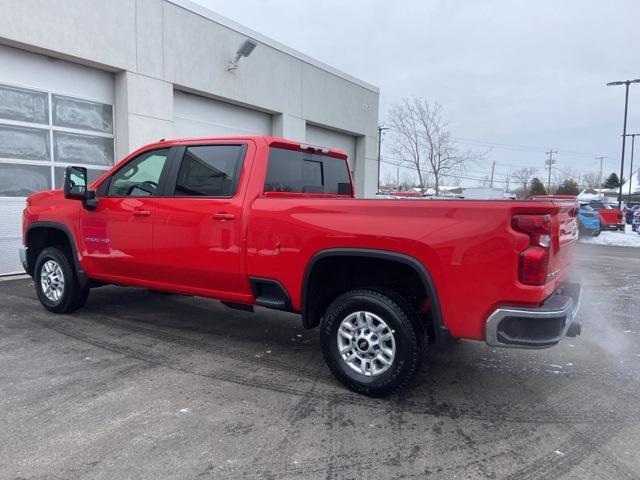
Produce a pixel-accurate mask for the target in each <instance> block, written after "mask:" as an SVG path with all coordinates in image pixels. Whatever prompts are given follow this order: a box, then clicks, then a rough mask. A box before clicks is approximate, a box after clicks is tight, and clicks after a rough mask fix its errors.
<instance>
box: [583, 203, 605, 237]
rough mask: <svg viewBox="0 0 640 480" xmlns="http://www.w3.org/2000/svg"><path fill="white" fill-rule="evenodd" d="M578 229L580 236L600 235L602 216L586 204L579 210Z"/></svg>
mask: <svg viewBox="0 0 640 480" xmlns="http://www.w3.org/2000/svg"><path fill="white" fill-rule="evenodd" d="M578 227H579V232H580V235H589V236H591V237H597V236H598V235H600V215H599V214H598V212H596V211H595V210H594V209H593V208H592V207H591V206H590V205H588V204H586V203H585V204H581V205H580V206H579V208H578Z"/></svg>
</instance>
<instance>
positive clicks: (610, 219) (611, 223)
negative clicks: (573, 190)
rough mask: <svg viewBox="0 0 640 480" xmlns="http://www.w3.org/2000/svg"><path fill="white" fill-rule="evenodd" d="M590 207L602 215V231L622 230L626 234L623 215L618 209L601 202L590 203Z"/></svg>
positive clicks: (593, 201)
mask: <svg viewBox="0 0 640 480" xmlns="http://www.w3.org/2000/svg"><path fill="white" fill-rule="evenodd" d="M589 206H591V208H593V209H594V210H596V211H597V212H598V214H599V215H600V230H613V231H616V230H621V231H623V232H624V225H625V224H624V220H623V215H622V212H621V211H620V210H618V209H617V208H613V207H611V205H607V204H605V203H604V202H601V201H600V200H591V201H589Z"/></svg>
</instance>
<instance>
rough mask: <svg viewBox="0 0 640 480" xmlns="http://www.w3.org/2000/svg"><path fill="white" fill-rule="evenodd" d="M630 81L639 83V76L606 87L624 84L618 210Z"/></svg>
mask: <svg viewBox="0 0 640 480" xmlns="http://www.w3.org/2000/svg"><path fill="white" fill-rule="evenodd" d="M632 83H640V78H636V79H635V80H624V81H622V82H609V83H607V87H611V86H614V85H624V86H625V92H624V122H623V124H622V155H621V156H620V188H619V190H618V210H621V209H622V176H623V175H624V146H625V143H626V142H627V108H628V106H629V85H630V84H632Z"/></svg>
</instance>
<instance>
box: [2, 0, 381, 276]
mask: <svg viewBox="0 0 640 480" xmlns="http://www.w3.org/2000/svg"><path fill="white" fill-rule="evenodd" d="M0 19H1V20H0V275H2V274H7V273H12V272H17V271H20V270H22V268H21V266H20V265H19V262H18V258H17V253H16V251H17V248H18V246H19V244H20V237H21V232H20V222H21V211H22V208H23V205H24V197H25V196H27V195H28V194H30V193H31V192H34V191H38V190H43V189H49V188H56V187H60V184H61V181H62V175H63V171H64V167H65V166H67V165H69V164H79V165H84V166H86V167H87V168H88V169H89V172H90V174H92V175H93V176H97V175H98V174H99V173H100V172H101V171H103V170H105V169H107V168H108V167H109V166H110V165H112V164H113V163H114V162H115V161H116V160H117V159H119V158H121V157H123V156H124V155H125V154H127V153H128V152H129V151H131V150H133V149H135V148H137V147H139V146H141V145H144V144H145V143H148V142H151V141H155V140H158V139H160V138H172V137H185V136H215V135H229V134H244V133H255V134H268V135H271V134H273V135H278V136H283V137H287V138H291V139H294V140H300V141H305V142H308V143H311V144H316V145H323V146H332V147H338V148H342V149H343V150H345V151H347V153H348V154H349V162H350V166H351V169H352V171H353V174H354V179H355V187H356V193H357V194H358V195H359V196H372V195H374V194H375V188H376V175H377V164H376V135H377V132H376V127H377V122H378V95H379V92H378V89H377V88H376V87H374V86H372V85H369V84H367V83H365V82H363V81H361V80H358V79H356V78H353V77H351V76H350V75H348V74H346V73H343V72H340V71H338V70H336V69H334V68H332V67H330V66H328V65H325V64H323V63H321V62H319V61H317V60H314V59H312V58H309V57H307V56H306V55H304V54H302V53H299V52H297V51H295V50H292V49H291V48H289V47H287V46H285V45H282V44H280V43H278V42H275V41H273V40H271V39H268V38H265V37H264V36H262V35H260V34H259V33H256V32H254V31H251V30H249V29H247V28H245V27H243V26H241V25H238V24H236V23H235V22H232V21H231V20H229V19H226V18H223V17H221V16H219V15H217V14H215V13H213V12H211V11H209V10H207V9H204V8H202V7H200V6H198V5H196V4H194V3H192V2H190V1H188V0H108V1H107V0H104V1H98V0H96V1H86V0H48V1H46V2H43V1H39V0H3V1H2V2H1V3H0ZM246 39H252V40H254V41H255V42H257V47H256V48H255V51H253V52H252V53H251V55H250V56H248V57H247V58H241V59H240V62H239V67H238V68H237V69H236V70H234V71H229V70H228V69H227V67H228V62H229V60H231V59H233V58H234V56H235V54H236V52H237V51H238V48H239V47H240V46H241V45H242V44H243V42H244V41H245V40H246Z"/></svg>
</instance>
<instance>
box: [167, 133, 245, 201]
mask: <svg viewBox="0 0 640 480" xmlns="http://www.w3.org/2000/svg"><path fill="white" fill-rule="evenodd" d="M244 148H245V147H244V145H202V146H193V147H187V149H186V151H185V154H184V157H183V159H182V164H181V165H180V172H179V173H178V179H177V181H176V188H175V191H174V195H178V196H182V197H185V196H186V197H200V196H204V197H231V196H232V195H233V194H234V193H235V192H236V187H237V185H238V177H239V175H240V167H241V166H242V158H243V157H244Z"/></svg>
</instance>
